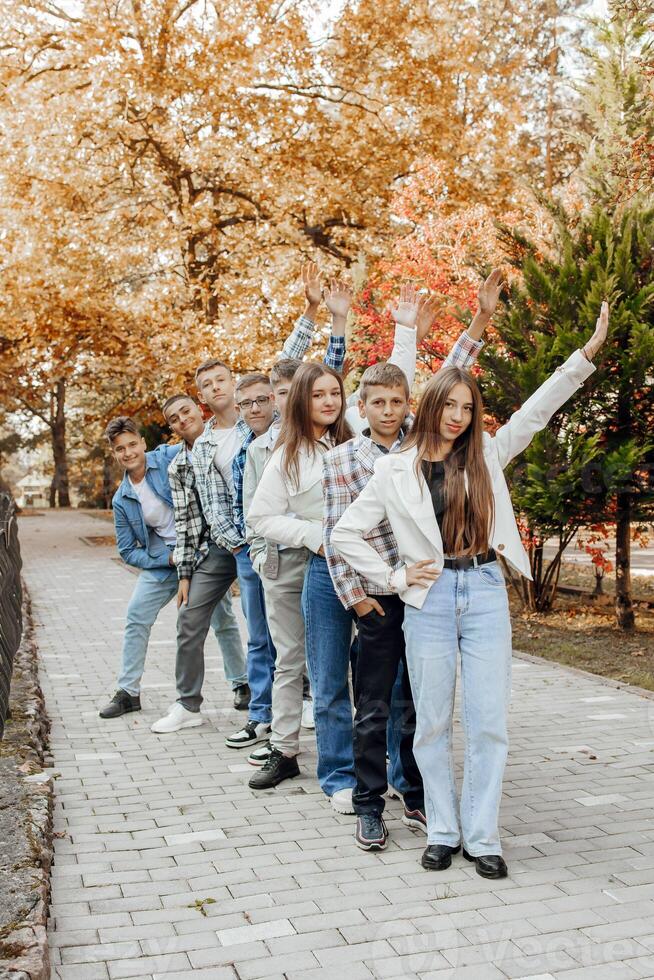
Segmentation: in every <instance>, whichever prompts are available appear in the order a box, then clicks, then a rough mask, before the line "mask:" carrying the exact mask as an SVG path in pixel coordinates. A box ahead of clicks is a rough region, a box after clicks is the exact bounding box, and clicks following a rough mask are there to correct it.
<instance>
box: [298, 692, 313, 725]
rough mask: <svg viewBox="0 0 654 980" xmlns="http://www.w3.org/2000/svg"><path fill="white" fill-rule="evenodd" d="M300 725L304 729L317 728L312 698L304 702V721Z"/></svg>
mask: <svg viewBox="0 0 654 980" xmlns="http://www.w3.org/2000/svg"><path fill="white" fill-rule="evenodd" d="M300 724H301V725H302V728H315V727H316V723H315V721H314V720H313V701H312V700H311V699H310V698H309V699H308V700H306V701H303V702H302V721H301V722H300Z"/></svg>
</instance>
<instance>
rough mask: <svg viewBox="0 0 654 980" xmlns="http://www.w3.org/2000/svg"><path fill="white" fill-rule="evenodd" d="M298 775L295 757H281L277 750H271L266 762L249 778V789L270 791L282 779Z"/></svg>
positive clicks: (298, 769) (298, 770) (298, 768)
mask: <svg viewBox="0 0 654 980" xmlns="http://www.w3.org/2000/svg"><path fill="white" fill-rule="evenodd" d="M299 775H300V767H299V766H298V764H297V759H296V758H295V756H294V755H293V756H288V755H282V753H281V752H280V751H279V749H271V750H270V755H269V757H268V761H267V762H266V763H265V764H264V766H263V768H262V769H260V770H259V772H255V774H254V776H251V777H250V781H249V782H248V786H249V787H250V789H271V788H272V787H273V786H277V784H278V783H281V782H282V781H283V780H284V779H293V777H294V776H299Z"/></svg>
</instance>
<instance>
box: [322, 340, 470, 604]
mask: <svg viewBox="0 0 654 980" xmlns="http://www.w3.org/2000/svg"><path fill="white" fill-rule="evenodd" d="M483 346H484V344H483V341H481V340H480V341H475V340H473V339H472V338H471V337H469V336H468V334H467V332H465V331H464V333H463V334H461V336H460V337H459V339H458V340H457V342H456V343H455V345H454V347H453V348H452V350H451V351H450V353H449V355H448V356H447V358H446V360H445V361H444V362H443V367H460V368H470V367H471V366H472V365H473V364H474V363H475V361H476V360H477V357H478V356H479V351H480V350H481V349H482V347H483ZM411 421H412V419H411V418H408V419H407V423H408V425H406V426H405V427H403V428H402V429H401V430H400V432H399V434H398V438H397V440H396V442H395V443H394V444H393V446H392V447H391V450H390V451H391V452H395V451H396V450H397V449H399V447H400V446H401V444H402V442H403V440H404V437H405V435H406V433H407V431H408V428H409V427H410V425H411ZM369 432H370V430H369V429H366V430H365V432H364V433H363V434H362V435H359V436H356V438H354V439H350V441H349V442H344V443H343V444H342V445H340V446H337V447H336V448H335V449H332V450H330V452H328V453H327V454H326V455H325V457H324V459H323V492H324V495H325V515H324V520H323V542H324V547H325V557H326V558H327V564H328V566H329V572H330V574H331V577H332V582H333V583H334V589H335V590H336V594H337V596H338V597H339V599H340V600H341V602H342V603H343V605H344V606H345V608H346V609H351V608H352V606H355V605H356V604H357V602H361V601H362V600H363V599H365V598H366V596H367V595H388V594H389V592H388V590H386V589H380V588H379V587H378V586H377V585H375V584H374V583H372V582H369V581H368V580H367V579H365V578H363V576H361V575H358V574H357V572H355V571H354V569H353V568H352V567H351V566H350V565H348V564H347V562H346V561H345V560H344V559H343V558H341V556H340V555H338V554H337V553H336V552H335V551H334V549H333V548H332V546H331V535H332V531H333V530H334V528H335V526H336V524H337V523H338V521H339V520H340V518H341V517H342V515H343V514H344V513H345V511H346V510H347V508H348V506H349V505H350V504H351V503H352V501H353V500H356V498H357V497H358V496H359V494H360V493H361V491H362V490H363V489H364V487H365V486H366V485H367V483H368V481H369V480H370V478H371V476H372V475H373V473H374V471H375V462H376V460H378V459H379V458H380V456H383V455H385V454H386V453H387V452H388V450H387V449H385V448H384V447H383V446H379V445H377V443H374V442H373V441H372V439H370V437H369V435H367V434H366V433H369ZM364 537H365V540H366V541H367V542H368V544H370V545H372V547H373V548H374V549H375V551H377V553H378V554H379V555H381V557H382V558H383V559H384V561H385V562H386V563H387V564H388V565H389V566H390V567H391V568H392V569H393V571H395V570H396V569H397V568H399V567H400V566H401V565H402V561H401V559H400V555H399V552H398V548H397V542H396V541H395V536H394V534H393V531H392V529H391V526H390V524H389V523H388V521H386V520H384V521H382V522H381V524H378V525H377V527H375V528H373V530H372V531H370V533H369V534H366V535H364Z"/></svg>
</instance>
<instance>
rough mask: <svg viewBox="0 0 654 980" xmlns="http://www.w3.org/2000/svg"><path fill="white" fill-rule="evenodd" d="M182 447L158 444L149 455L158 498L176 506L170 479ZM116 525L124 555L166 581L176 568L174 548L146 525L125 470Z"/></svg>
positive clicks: (147, 473) (149, 474)
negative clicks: (171, 561)
mask: <svg viewBox="0 0 654 980" xmlns="http://www.w3.org/2000/svg"><path fill="white" fill-rule="evenodd" d="M180 448H181V446H180V445H176V446H167V445H164V446H157V448H156V449H153V450H152V452H149V453H146V454H145V479H146V480H147V481H148V483H149V485H150V488H151V489H152V490H154V492H155V493H156V495H157V496H158V497H161V499H162V500H163V501H164V502H165V503H166V504H168V506H169V507H170V508H171V509H172V506H173V498H172V494H171V491H170V483H169V482H168V467H169V466H170V463H171V460H173V459H174V458H175V456H176V455H177V453H178V452H179V450H180ZM112 504H113V509H114V527H115V528H116V541H117V543H118V551H119V552H120V557H121V558H122V559H123V561H124V562H126V563H127V564H128V565H133V566H134V567H135V568H148V569H150V570H151V571H154V572H155V573H156V577H157V578H160V579H161V580H162V581H163V579H165V578H166V576H167V575H169V574H170V572H171V571H172V566H171V565H170V564H169V557H168V556H169V555H170V553H171V549H170V548H169V547H168V545H167V544H166V542H165V541H164V540H163V538H160V537H159V535H158V534H157V532H156V531H155V530H154V529H153V528H150V527H148V526H147V525H146V523H145V518H144V517H143V508H142V507H141V501H140V500H139V498H138V496H137V494H136V491H135V490H134V489H133V487H132V485H131V484H130V482H129V477H128V476H127V473H125V475H124V477H123V479H122V482H121V484H120V486H119V487H118V489H117V490H116V492H115V494H114V498H113V501H112Z"/></svg>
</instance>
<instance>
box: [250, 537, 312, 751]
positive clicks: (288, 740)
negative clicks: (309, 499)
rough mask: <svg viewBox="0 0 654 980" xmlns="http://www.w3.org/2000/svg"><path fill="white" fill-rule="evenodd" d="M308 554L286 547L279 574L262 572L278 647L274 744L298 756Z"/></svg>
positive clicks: (305, 550) (281, 553) (267, 609)
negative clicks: (275, 575) (304, 597)
mask: <svg viewBox="0 0 654 980" xmlns="http://www.w3.org/2000/svg"><path fill="white" fill-rule="evenodd" d="M308 557H309V552H308V551H307V549H306V548H284V549H283V550H282V551H280V552H279V570H278V573H277V577H276V578H274V579H271V578H266V575H265V572H263V574H262V575H261V581H262V583H263V590H264V593H265V596H266V613H267V616H268V629H269V630H270V635H271V636H272V639H273V643H274V644H275V649H276V650H277V660H276V662H275V677H274V680H273V688H272V734H271V736H270V744H271V745H272V746H273V748H275V749H278V750H279V751H280V752H281V753H283V755H288V756H295V755H297V754H298V752H299V751H300V725H301V722H302V690H303V676H304V672H305V666H306V658H305V652H304V618H303V616H302V603H301V599H302V586H303V585H304V573H305V568H306V563H307V559H308Z"/></svg>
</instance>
